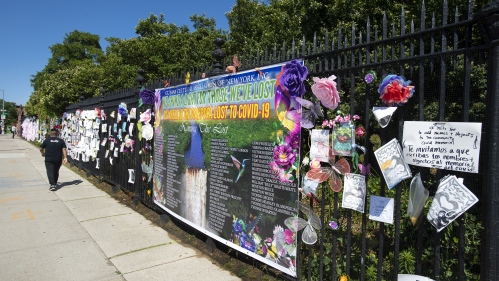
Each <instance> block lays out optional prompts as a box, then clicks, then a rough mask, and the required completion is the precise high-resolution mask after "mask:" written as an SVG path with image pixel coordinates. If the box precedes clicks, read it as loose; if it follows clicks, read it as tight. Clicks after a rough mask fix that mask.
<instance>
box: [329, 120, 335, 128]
mask: <svg viewBox="0 0 499 281" xmlns="http://www.w3.org/2000/svg"><path fill="white" fill-rule="evenodd" d="M333 127H336V126H335V122H334V121H333V120H329V128H333Z"/></svg>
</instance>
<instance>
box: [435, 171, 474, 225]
mask: <svg viewBox="0 0 499 281" xmlns="http://www.w3.org/2000/svg"><path fill="white" fill-rule="evenodd" d="M477 202H478V198H477V197H476V196H475V194H473V193H472V192H471V191H470V190H469V189H468V188H467V187H466V186H464V185H463V181H462V179H458V178H457V177H456V176H447V177H445V178H444V179H443V180H442V181H440V185H439V186H438V189H437V193H435V197H434V198H433V201H432V203H431V207H430V210H429V211H428V216H427V218H428V220H429V221H430V223H431V224H432V225H433V226H434V227H435V228H436V229H437V232H440V231H441V230H442V229H444V228H445V227H446V226H448V225H449V224H450V223H451V222H453V221H454V220H455V219H457V218H458V217H459V216H460V215H461V214H463V213H464V212H466V211H467V210H468V209H469V208H471V206H473V205H475V204H476V203H477Z"/></svg>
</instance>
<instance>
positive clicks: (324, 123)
mask: <svg viewBox="0 0 499 281" xmlns="http://www.w3.org/2000/svg"><path fill="white" fill-rule="evenodd" d="M326 126H328V122H327V120H324V122H322V128H324V127H326Z"/></svg>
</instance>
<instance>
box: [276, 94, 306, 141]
mask: <svg viewBox="0 0 499 281" xmlns="http://www.w3.org/2000/svg"><path fill="white" fill-rule="evenodd" d="M274 103H275V110H276V114H277V118H279V121H281V123H282V125H283V126H284V127H285V128H286V129H288V130H290V131H291V133H293V134H298V133H299V132H300V112H299V111H298V110H296V109H297V108H299V106H300V104H299V103H298V102H296V100H295V99H291V98H290V97H289V96H288V95H287V94H286V93H285V92H284V90H283V88H282V87H281V86H277V88H276V95H275V99H274Z"/></svg>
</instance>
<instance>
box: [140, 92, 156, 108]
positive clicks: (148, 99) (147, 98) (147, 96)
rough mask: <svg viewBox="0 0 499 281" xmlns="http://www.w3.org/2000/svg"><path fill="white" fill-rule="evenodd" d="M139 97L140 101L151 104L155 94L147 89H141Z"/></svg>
mask: <svg viewBox="0 0 499 281" xmlns="http://www.w3.org/2000/svg"><path fill="white" fill-rule="evenodd" d="M139 97H140V98H141V99H142V103H144V104H151V105H153V104H154V102H155V99H156V95H155V94H154V92H153V91H151V90H148V89H143V90H142V91H140V93H139Z"/></svg>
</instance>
